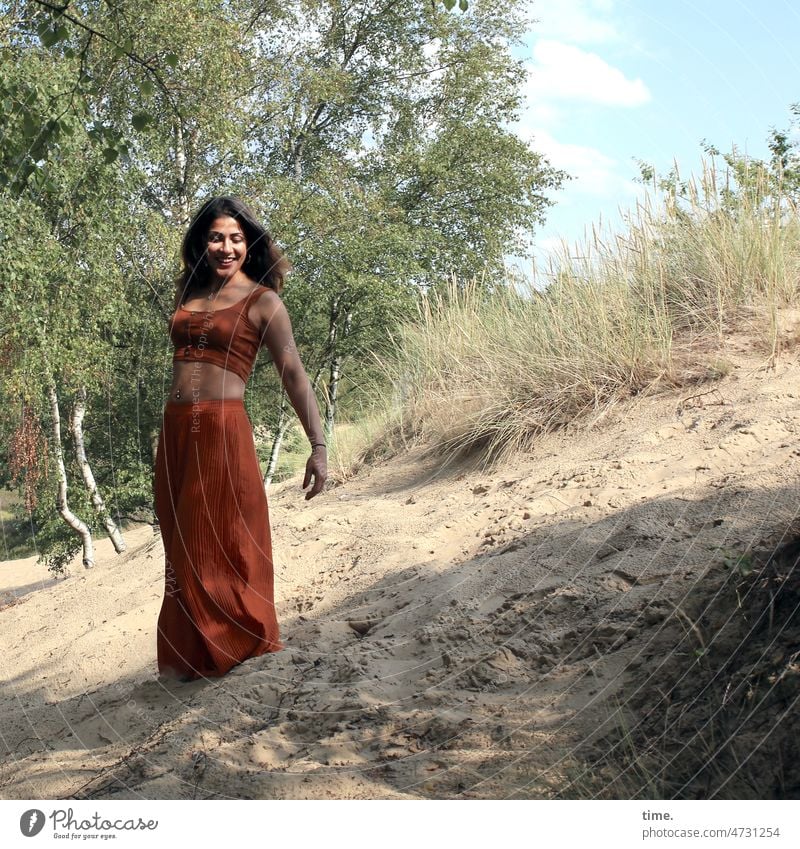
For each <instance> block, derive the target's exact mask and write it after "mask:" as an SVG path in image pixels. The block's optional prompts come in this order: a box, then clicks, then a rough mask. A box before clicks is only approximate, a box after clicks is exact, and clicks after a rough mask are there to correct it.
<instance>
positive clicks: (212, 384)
mask: <svg viewBox="0 0 800 849" xmlns="http://www.w3.org/2000/svg"><path fill="white" fill-rule="evenodd" d="M244 389H245V383H244V381H243V380H242V379H241V377H239V375H238V374H234V373H233V372H232V371H228V370H227V369H224V368H222V366H217V365H214V364H213V363H203V362H200V361H198V360H192V361H190V362H185V363H180V362H176V363H174V364H173V369H172V386H171V387H170V390H169V400H170V401H172V402H173V403H176V404H192V403H194V402H195V401H213V400H218V399H224V400H241V399H242V398H244Z"/></svg>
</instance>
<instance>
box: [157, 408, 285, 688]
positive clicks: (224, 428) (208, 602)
mask: <svg viewBox="0 0 800 849" xmlns="http://www.w3.org/2000/svg"><path fill="white" fill-rule="evenodd" d="M153 489H154V496H155V512H156V516H157V517H158V521H159V524H160V526H161V537H162V540H163V542H164V558H165V564H166V568H165V583H164V601H163V604H162V607H161V613H160V614H159V617H158V637H157V649H158V669H159V672H160V673H161V674H162V675H165V676H169V677H177V678H181V679H184V680H190V679H194V678H200V677H206V676H209V677H218V676H220V675H224V674H225V673H226V672H228V670H230V669H231V668H232V667H233V666H236V664H238V663H241V662H242V661H244V660H246V659H247V658H250V657H256V656H258V655H261V654H264V653H266V652H273V651H279V650H280V649H282V648H284V646H283V644H282V643H281V641H280V638H279V632H278V620H277V617H276V615H275V603H274V600H273V565H272V540H271V536H270V525H269V507H268V505H267V497H266V494H265V493H264V485H263V482H262V479H261V472H260V470H259V466H258V458H257V457H256V449H255V444H254V442H253V428H252V424H251V422H250V418H249V416H248V415H247V411H246V410H245V407H244V402H243V401H241V400H228V399H220V400H216V399H215V400H209V401H196V402H194V403H183V404H182V403H178V402H175V401H172V400H170V401H167V403H166V405H165V407H164V416H163V422H162V429H161V434H160V436H159V440H158V449H157V452H156V467H155V477H154V486H153Z"/></svg>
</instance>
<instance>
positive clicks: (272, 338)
mask: <svg viewBox="0 0 800 849" xmlns="http://www.w3.org/2000/svg"><path fill="white" fill-rule="evenodd" d="M256 307H257V309H258V315H259V319H260V320H261V323H260V326H261V328H262V333H261V344H262V345H263V346H265V347H266V348H267V349H268V350H269V352H270V354H271V355H272V361H273V362H274V363H275V368H276V369H277V371H278V375H279V376H280V379H281V383H282V384H283V387H284V389H285V390H286V394H287V395H288V396H289V401H290V402H291V404H292V406H293V407H294V409H295V412H296V413H297V417H298V418H299V419H300V423H301V424H302V426H303V430H304V431H305V432H306V435H307V436H308V438H309V441H310V442H311V443H312V445H314V444H315V443H322V445H319V444H317V445H314V447H313V448H312V449H311V456H310V457H309V458H308V461H307V463H306V474H305V478H304V479H303V489H305V488H306V487H307V486H308V484H309V483H310V482H311V478H312V477H313V478H314V485H313V486H312V488H311V489H310V490H309V491H308V492H307V493H306V500H308V499H309V498H313V497H314V496H315V495H317V494H318V493H319V492H321V491H322V488H323V486H324V485H325V480H326V479H327V477H328V471H327V451H326V448H325V446H324V442H325V438H324V435H323V431H322V421H321V419H320V415H319V409H318V407H317V399H316V397H315V396H314V390H313V388H312V386H311V381H310V380H309V379H308V375H307V374H306V370H305V369H304V368H303V363H302V362H301V360H300V354H299V353H298V351H297V347H296V345H295V343H294V335H293V333H292V323H291V321H290V319H289V313H288V312H287V311H286V307H285V306H284V305H283V301H281V299H280V297H279V296H278V295H277V294H276V293H274V292H272V291H271V290H270V295H262V296H261V297H260V298H259V299H258V300H257V301H256Z"/></svg>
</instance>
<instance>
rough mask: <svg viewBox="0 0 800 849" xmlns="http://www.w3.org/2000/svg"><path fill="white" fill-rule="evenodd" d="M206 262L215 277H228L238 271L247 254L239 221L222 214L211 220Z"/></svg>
mask: <svg viewBox="0 0 800 849" xmlns="http://www.w3.org/2000/svg"><path fill="white" fill-rule="evenodd" d="M206 244H207V249H208V264H209V267H210V268H211V273H212V274H213V275H214V276H216V277H223V278H226V279H230V278H231V277H233V276H234V275H235V274H236V273H237V272H239V271H240V270H241V268H242V265H243V264H244V260H245V257H246V256H247V242H246V241H245V238H244V232H243V231H242V228H241V227H240V226H239V222H238V221H237V220H236V219H235V218H231V216H230V215H222V216H220V217H219V218H215V219H214V220H213V221H212V222H211V227H209V229H208V238H207V242H206Z"/></svg>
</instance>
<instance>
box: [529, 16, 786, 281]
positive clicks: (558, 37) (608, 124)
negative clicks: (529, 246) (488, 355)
mask: <svg viewBox="0 0 800 849" xmlns="http://www.w3.org/2000/svg"><path fill="white" fill-rule="evenodd" d="M531 16H532V17H534V18H537V19H538V23H534V24H533V26H532V28H531V31H530V32H529V33H528V35H527V37H526V39H525V46H524V48H523V49H520V50H515V55H516V56H517V57H518V58H521V59H523V60H524V61H525V64H526V67H527V70H528V79H527V83H526V87H525V98H526V107H525V109H524V111H523V113H522V115H521V120H520V122H519V124H518V125H517V126H516V127H515V130H516V131H517V132H518V133H519V134H520V135H521V136H522V137H523V138H526V139H529V140H530V141H531V142H532V144H533V147H534V149H536V150H538V151H541V152H543V153H545V154H546V155H547V157H548V158H549V160H550V162H551V163H552V164H553V165H555V166H556V167H559V168H562V169H563V170H565V171H567V172H569V173H570V174H572V175H573V176H574V177H575V179H574V180H572V181H570V182H569V183H567V184H565V187H564V188H563V189H562V190H561V191H560V192H557V193H554V194H553V195H552V198H553V199H554V200H555V201H556V206H554V207H551V209H550V211H549V212H548V216H547V218H548V220H547V224H546V225H545V226H544V227H542V228H539V229H538V230H537V231H536V233H535V234H534V239H533V241H534V252H535V255H536V257H537V263H541V262H542V260H543V258H544V257H545V256H546V255H547V252H548V251H549V250H550V249H551V248H552V247H554V246H555V245H557V244H558V243H559V241H560V240H561V239H562V238H563V239H566V241H567V242H568V243H569V244H570V245H571V246H572V245H574V244H575V243H576V241H582V240H583V239H584V234H585V233H586V232H587V228H588V232H589V233H590V232H591V227H592V224H598V223H599V222H601V221H602V223H603V227H604V228H605V230H606V232H608V231H609V229H610V230H617V231H618V230H620V229H621V228H622V225H621V216H620V213H619V209H620V208H623V209H626V208H631V207H633V206H635V203H636V200H637V198H640V197H641V196H642V194H643V191H644V190H643V187H642V186H641V185H640V184H638V183H636V182H634V179H633V178H635V177H637V176H638V174H639V169H638V166H637V164H636V161H635V160H636V159H642V160H645V161H646V162H648V163H650V164H652V165H653V166H655V168H656V170H657V171H658V172H659V173H666V172H667V171H668V170H669V169H670V168H671V167H672V165H673V161H674V160H677V162H678V165H679V168H680V172H681V175H682V176H684V175H686V176H688V175H689V173H691V172H694V173H697V172H699V170H700V167H701V158H702V154H703V152H702V147H701V143H702V141H703V140H704V139H705V140H707V141H708V142H710V143H711V144H713V145H715V146H716V147H717V148H719V149H720V150H722V151H729V150H730V149H731V147H732V146H733V145H736V147H737V148H738V149H739V150H741V151H742V152H746V153H748V154H750V155H752V156H755V157H759V158H763V157H767V156H768V149H767V136H768V133H769V130H770V128H771V127H776V128H778V129H786V128H788V126H789V122H790V112H789V107H790V105H791V104H792V103H797V102H800V5H798V4H795V3H793V2H790V0H761V2H755V0H724V1H723V0H698V2H694V3H692V2H687V0H666V2H665V0H661V2H655V0H630V1H629V2H625V0H531ZM526 267H527V270H529V269H530V262H528V263H526ZM540 267H541V265H540Z"/></svg>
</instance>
